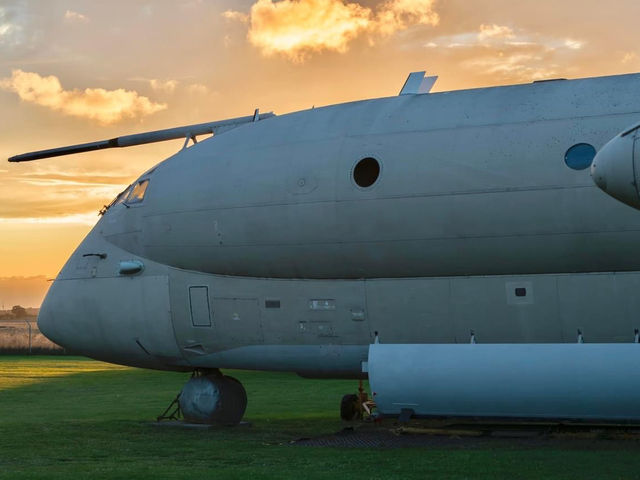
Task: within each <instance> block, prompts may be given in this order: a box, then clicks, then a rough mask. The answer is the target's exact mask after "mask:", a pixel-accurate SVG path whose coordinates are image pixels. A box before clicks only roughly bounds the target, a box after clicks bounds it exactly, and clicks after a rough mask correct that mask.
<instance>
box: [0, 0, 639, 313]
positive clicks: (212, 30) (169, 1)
mask: <svg viewBox="0 0 640 480" xmlns="http://www.w3.org/2000/svg"><path fill="white" fill-rule="evenodd" d="M639 18H640V2H638V1H637V0H615V1H614V2H602V1H601V0H598V1H596V0H579V1H578V0H564V1H558V0H553V1H551V0H520V1H518V2H514V1H512V0H509V1H507V0H475V1H474V2H469V1H468V0H464V1H463V0H383V1H375V0H357V1H356V0H280V1H272V0H236V1H231V0H220V1H217V0H211V1H207V0H153V1H143V0H110V1H109V2H104V1H99V0H95V1H91V0H30V1H12V0H0V303H1V304H4V305H5V307H6V308H10V307H11V305H12V304H21V305H23V306H34V307H36V306H38V305H39V304H40V302H41V300H42V298H43V296H44V293H45V292H46V289H47V288H48V286H49V285H50V282H47V279H51V278H54V277H55V276H56V274H57V272H58V271H59V270H60V268H61V267H62V265H63V264H64V262H65V260H66V258H67V257H68V256H69V255H70V254H71V252H72V251H73V250H74V249H75V247H76V246H77V245H78V243H79V242H80V241H81V240H82V238H83V237H84V236H85V235H86V234H87V233H88V231H89V229H90V228H91V226H92V225H93V224H95V222H96V221H97V220H98V216H97V212H98V210H99V209H100V207H102V205H104V204H106V203H108V202H109V201H110V200H111V199H112V198H113V197H114V196H115V195H116V194H117V193H118V192H119V191H121V190H123V189H124V188H125V187H126V186H127V185H128V184H129V183H130V182H131V181H133V180H134V179H135V178H136V177H137V176H138V175H139V174H140V173H141V172H142V171H144V170H146V169H147V168H149V167H151V166H152V165H154V164H156V163H158V162H159V161H161V160H163V159H164V158H166V157H168V156H170V155H172V154H173V153H175V152H176V151H177V150H179V149H180V148H181V146H182V141H173V142H165V143H162V144H153V145H146V146H139V147H132V148H129V149H112V150H105V151H99V152H92V153H85V154H80V155H75V156H69V157H59V158H55V159H48V160H40V161H37V162H29V163H20V164H13V163H12V164H10V163H7V162H6V161H5V159H6V158H8V157H10V156H12V155H16V154H19V153H24V152H27V151H33V150H38V149H43V148H53V147H57V146H63V145H70V144H75V143H83V142H89V141H95V140H102V139H107V138H112V137H115V136H119V135H126V134H131V133H138V132H143V131H148V130H156V129H161V128H169V127H174V126H180V125H188V124H192V123H200V122H207V121H214V120H219V119H224V118H229V117H236V116H244V115H250V114H252V113H253V111H254V109H255V108H260V110H261V111H262V112H267V111H274V112H275V113H277V114H284V113H287V112H292V111H296V110H300V109H306V108H309V107H311V106H312V105H315V106H316V107H317V106H322V105H329V104H334V103H340V102H346V101H353V100H360V99H365V98H372V97H386V96H393V95H396V94H397V93H398V91H399V90H400V88H401V87H402V84H403V83H404V80H405V79H406V76H407V75H408V73H410V72H412V71H418V70H426V71H427V73H428V74H429V75H438V76H439V79H438V82H437V83H436V85H435V87H434V91H446V90H455V89H464V88H476V87H484V86H493V85H505V84H512V83H528V82H531V81H533V80H541V79H547V78H579V77H590V76H600V75H613V74H620V73H629V72H638V71H640V29H638V27H637V22H638V19H639Z"/></svg>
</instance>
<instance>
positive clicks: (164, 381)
mask: <svg viewBox="0 0 640 480" xmlns="http://www.w3.org/2000/svg"><path fill="white" fill-rule="evenodd" d="M231 373H232V375H233V376H235V377H236V378H238V379H239V380H240V381H242V383H243V384H244V386H245V388H246V389H247V394H248V397H249V406H248V408H247V413H246V415H245V419H246V420H248V421H250V422H251V426H250V427H235V428H220V429H209V430H185V429H180V428H159V427H156V426H154V425H152V424H151V422H153V420H154V419H155V417H156V416H157V415H159V414H160V413H161V412H162V411H163V410H164V408H165V407H166V406H167V405H168V404H169V402H170V401H171V400H172V399H173V398H174V397H175V395H176V394H177V392H178V391H179V390H180V388H181V386H182V385H183V384H184V382H186V380H187V379H188V377H189V375H188V374H180V373H167V372H155V371H148V370H139V369H134V368H126V367H119V366H114V365H108V364H105V363H100V362H96V361H92V360H87V359H83V358H77V357H14V356H5V357H0V479H4V478H7V479H22V478H47V479H56V478H60V479H62V478H64V479H68V478H88V479H92V480H94V479H96V480H97V479H101V478H119V479H137V478H149V479H163V478H176V479H178V478H179V479H192V478H193V479H196V478H197V479H208V478H211V479H221V478H222V479H224V478H238V479H240V478H242V479H253V478H256V479H259V478H279V479H286V478H295V479H303V480H306V479H313V478H331V479H352V478H354V479H357V478H362V479H377V478H380V479H388V478H398V479H411V478H420V479H424V478H438V479H440V478H491V479H495V478H509V479H513V478H566V479H570V478H571V479H572V478H580V479H586V478H594V479H596V478H598V479H601V478H640V443H639V442H637V441H634V440H628V441H607V440H592V441H591V442H587V443H586V444H585V442H579V443H571V442H566V441H562V442H561V441H557V442H554V441H549V442H545V443H544V444H543V445H537V446H535V447H534V446H531V445H530V444H526V443H525V444H523V443H518V442H513V441H509V440H504V439H487V440H485V441H483V442H479V443H470V444H468V445H466V446H462V447H460V446H457V447H444V446H442V447H433V446H432V447H423V448H402V449H399V448H393V449H365V448H342V449H339V448H325V447H303V446H295V445H290V442H291V441H292V440H295V439H297V438H300V437H310V436H317V435H321V434H329V433H333V432H336V431H338V430H340V429H341V428H342V427H343V425H342V424H341V422H340V420H339V418H338V405H339V402H340V398H341V396H342V395H343V394H344V393H350V392H353V391H354V390H355V387H356V385H357V384H356V382H355V381H342V380H305V379H302V378H299V377H297V376H295V375H293V374H282V373H261V372H245V371H241V372H231Z"/></svg>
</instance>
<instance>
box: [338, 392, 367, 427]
mask: <svg viewBox="0 0 640 480" xmlns="http://www.w3.org/2000/svg"><path fill="white" fill-rule="evenodd" d="M340 418H342V420H344V421H346V422H352V421H354V420H358V419H359V418H362V410H361V409H360V401H359V399H358V395H356V394H354V393H351V394H348V395H345V396H343V397H342V400H341V401H340Z"/></svg>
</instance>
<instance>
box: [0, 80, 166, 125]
mask: <svg viewBox="0 0 640 480" xmlns="http://www.w3.org/2000/svg"><path fill="white" fill-rule="evenodd" d="M0 88H2V89H3V90H7V91H11V92H15V93H17V94H18V96H19V97H20V98H21V99H22V100H23V101H25V102H30V103H35V104H37V105H41V106H43V107H47V108H50V109H52V110H55V111H59V112H62V113H64V114H66V115H71V116H75V117H81V118H88V119H91V120H96V121H98V122H100V123H103V124H109V123H116V122H118V121H120V120H122V119H125V118H136V117H142V116H146V115H151V114H153V113H156V112H158V111H160V110H164V109H166V108H167V105H166V104H164V103H154V102H152V101H151V100H149V99H148V98H147V97H143V96H141V95H139V94H138V93H137V92H135V91H131V90H124V89H122V88H119V89H117V90H105V89H103V88H86V89H84V90H64V89H63V88H62V85H61V84H60V80H59V79H58V78H57V77H55V76H53V75H50V76H48V77H42V76H40V75H38V74H37V73H32V72H23V71H22V70H13V72H12V74H11V77H10V78H2V79H0Z"/></svg>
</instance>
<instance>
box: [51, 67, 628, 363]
mask: <svg viewBox="0 0 640 480" xmlns="http://www.w3.org/2000/svg"><path fill="white" fill-rule="evenodd" d="M638 91H640V75H626V76H617V77H608V78H598V79H585V80H576V81H555V82H546V83H538V84H533V85H521V86H511V87H498V88H489V89H478V90H469V91H461V92H447V93H439V94H428V95H407V96H400V97H394V98H386V99H378V100H367V101H363V102H355V103H350V104H344V105H336V106H331V107H325V108H318V109H312V110H307V111H302V112H297V113H294V114H290V115H283V116H279V117H274V118H271V119H267V120H263V121H260V122H256V123H252V124H247V125H243V126H240V127H238V128H236V129H234V130H231V131H228V132H225V133H224V134H221V135H219V136H217V137H214V138H212V139H210V140H206V141H204V142H200V143H199V144H197V145H195V146H193V147H190V148H188V149H186V150H184V151H181V152H179V153H178V154H176V155H175V156H173V157H171V158H169V159H168V160H166V161H165V162H163V163H161V164H160V165H159V166H157V168H155V169H153V170H152V171H151V172H149V173H148V174H146V175H144V176H143V177H141V178H149V187H148V190H147V192H146V196H145V198H144V201H143V202H142V203H140V204H137V205H130V206H125V205H122V204H119V205H115V206H114V207H112V208H111V209H110V210H109V211H108V212H107V213H106V214H105V215H104V217H103V218H102V219H101V220H100V222H99V223H98V224H97V225H96V227H95V228H94V230H93V231H92V233H91V234H90V235H89V236H88V237H87V239H86V240H85V241H84V242H83V244H81V245H80V247H79V248H78V250H77V251H76V253H74V255H73V256H72V257H71V258H70V260H69V262H68V263H67V265H66V266H65V268H64V269H63V270H62V272H61V273H60V275H59V277H58V279H57V280H56V282H55V283H54V285H53V286H52V288H51V291H50V292H49V294H48V296H47V299H46V301H45V304H44V305H43V312H44V313H43V314H42V315H41V323H42V327H44V329H45V330H46V329H47V328H48V329H49V332H50V333H51V335H50V336H51V337H52V338H53V339H54V340H56V339H58V341H60V342H61V343H63V344H64V343H65V341H66V342H67V343H68V344H69V346H70V347H72V348H75V349H77V350H80V351H82V352H84V353H86V354H87V355H90V356H95V357H98V358H102V359H105V360H109V361H114V362H117V363H127V364H135V365H141V366H149V367H152V368H176V369H181V368H185V369H186V368H190V367H194V366H195V367H226V368H256V369H275V370H292V371H298V372H302V373H305V374H309V375H347V376H349V375H350V376H357V375H358V374H359V372H360V362H361V361H363V360H366V356H367V345H368V344H369V343H371V341H372V340H373V336H374V332H376V331H377V332H379V335H380V339H381V341H383V342H388V343H439V342H444V343H448V342H468V341H469V334H470V330H474V332H475V334H476V337H477V339H478V341H482V342H516V343H517V342H572V341H575V335H576V330H577V329H578V328H580V329H582V330H583V332H584V334H585V337H586V339H587V340H588V341H599V342H612V341H613V342H616V341H630V340H631V339H632V338H633V329H634V328H637V327H640V322H637V321H636V317H637V312H638V310H639V308H638V307H640V300H637V299H636V298H637V297H638V296H637V295H636V292H637V291H638V289H639V288H640V273H638V270H640V258H638V257H637V256H636V255H634V247H635V246H636V245H638V244H639V243H640V216H638V214H637V212H636V211H634V210H633V209H631V208H629V207H627V206H625V205H623V204H621V203H619V202H617V201H615V200H614V199H612V198H610V197H608V196H607V195H605V194H604V193H602V192H601V191H600V190H599V189H598V188H597V187H596V186H595V185H594V184H593V182H592V180H591V178H590V176H589V170H588V169H586V170H582V171H575V170H571V169H569V168H568V167H567V166H566V165H565V163H564V154H565V152H566V151H567V149H568V148H569V147H571V146H572V145H574V144H577V143H582V142H585V143H590V144H592V145H594V146H595V147H596V149H599V148H600V147H601V146H602V145H604V144H605V143H606V142H607V141H608V140H609V139H610V138H612V137H613V136H614V135H616V134H617V133H618V132H620V131H621V130H622V129H624V128H625V127H627V126H629V125H631V124H633V123H635V122H637V121H638V120H639V119H640V96H639V95H638ZM365 157H374V158H376V159H377V160H378V161H379V162H380V163H381V167H382V168H381V172H380V177H379V179H378V181H377V182H376V183H375V184H374V185H373V186H372V187H370V188H366V189H363V188H360V187H358V186H357V185H356V184H355V183H354V181H353V179H352V169H353V167H354V165H355V164H356V163H357V162H358V161H359V160H360V159H362V158H365ZM86 253H107V258H105V259H100V258H99V257H95V256H94V257H83V256H82V255H85V254H86ZM132 258H135V259H141V260H142V261H143V262H144V264H145V270H144V271H143V272H142V273H141V274H139V275H136V276H131V277H129V276H122V275H119V274H118V262H119V261H121V260H126V259H132ZM83 262H89V263H90V265H88V266H83V265H84V263H83ZM205 287H206V288H205ZM194 288H195V289H196V290H194ZM522 288H524V289H525V290H526V295H525V296H524V297H520V296H517V295H516V294H515V291H516V289H522ZM203 292H204V293H203ZM201 295H204V296H203V297H202V298H203V299H204V300H202V302H203V303H202V305H200V306H198V305H196V303H197V302H198V301H200V300H197V299H198V298H200V297H199V296H201ZM70 298H75V299H77V301H73V302H71V301H69V299H70ZM107 299H113V301H108V300H107ZM314 300H316V301H318V302H316V303H313V301H314ZM323 302H324V303H323ZM276 305H277V306H276ZM203 309H205V310H207V311H208V315H209V324H207V321H206V319H205V320H202V319H198V318H196V317H197V316H198V315H204V314H202V311H204V310H203ZM194 312H196V313H195V314H194ZM198 312H200V313H198ZM194 315H195V317H194ZM205 317H206V315H204V316H203V317H202V318H205ZM69 318H72V319H73V320H72V321H66V320H65V319H69ZM48 335H49V334H48ZM62 340H64V341H62Z"/></svg>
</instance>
